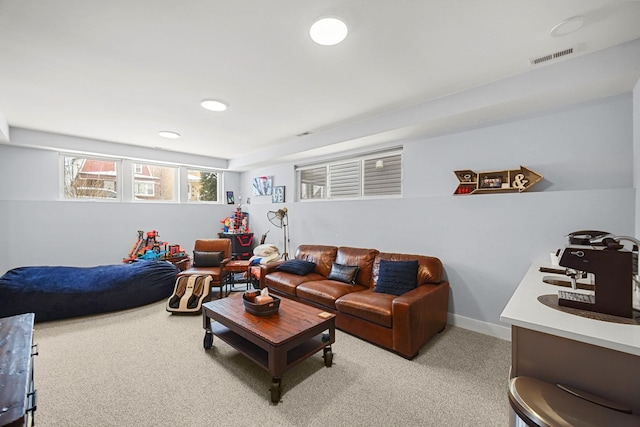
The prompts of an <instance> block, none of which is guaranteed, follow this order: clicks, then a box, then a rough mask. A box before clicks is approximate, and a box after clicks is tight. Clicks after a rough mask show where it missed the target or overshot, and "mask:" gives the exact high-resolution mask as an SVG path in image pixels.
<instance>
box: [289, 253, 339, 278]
mask: <svg viewBox="0 0 640 427" xmlns="http://www.w3.org/2000/svg"><path fill="white" fill-rule="evenodd" d="M337 251H338V248H337V247H335V246H325V245H300V246H298V249H297V250H296V256H295V259H303V260H305V261H313V262H315V263H316V269H315V272H316V273H318V274H320V275H322V276H324V277H327V276H328V275H329V272H330V271H331V265H332V264H333V262H334V261H335V260H336V252H337Z"/></svg>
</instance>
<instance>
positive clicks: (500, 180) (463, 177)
mask: <svg viewBox="0 0 640 427" xmlns="http://www.w3.org/2000/svg"><path fill="white" fill-rule="evenodd" d="M454 173H455V174H456V177H457V178H458V181H460V183H459V184H458V188H456V191H455V192H454V193H453V194H455V195H460V194H488V193H522V192H523V191H527V190H529V189H530V188H531V187H533V186H534V185H536V184H537V183H538V182H540V181H542V178H543V177H542V175H539V174H537V173H535V172H534V171H532V170H531V169H527V168H525V167H524V166H520V169H511V170H501V171H491V172H474V171H472V170H459V171H454Z"/></svg>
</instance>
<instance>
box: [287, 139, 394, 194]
mask: <svg viewBox="0 0 640 427" xmlns="http://www.w3.org/2000/svg"><path fill="white" fill-rule="evenodd" d="M296 175H297V179H298V197H299V199H300V200H311V199H342V198H359V197H379V196H398V195H401V194H402V150H399V149H394V150H393V151H385V152H380V153H370V154H367V155H362V156H359V157H357V158H356V157H353V158H349V159H341V160H339V161H335V162H328V163H324V164H321V165H320V164H316V165H309V166H297V167H296Z"/></svg>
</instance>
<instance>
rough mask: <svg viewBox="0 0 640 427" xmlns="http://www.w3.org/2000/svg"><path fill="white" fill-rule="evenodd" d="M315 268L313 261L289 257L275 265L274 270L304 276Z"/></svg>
mask: <svg viewBox="0 0 640 427" xmlns="http://www.w3.org/2000/svg"><path fill="white" fill-rule="evenodd" d="M315 269H316V263H315V262H311V261H304V260H301V259H290V260H288V261H285V262H283V263H282V264H280V265H279V266H277V267H276V270H278V271H284V272H286V273H292V274H297V275H298V276H305V275H307V274H309V273H313V270H315Z"/></svg>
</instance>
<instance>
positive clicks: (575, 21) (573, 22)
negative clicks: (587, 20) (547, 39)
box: [549, 16, 584, 37]
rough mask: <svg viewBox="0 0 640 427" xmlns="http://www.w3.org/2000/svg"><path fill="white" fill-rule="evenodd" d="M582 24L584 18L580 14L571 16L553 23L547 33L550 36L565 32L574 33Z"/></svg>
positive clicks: (564, 34) (562, 34)
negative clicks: (555, 23)
mask: <svg viewBox="0 0 640 427" xmlns="http://www.w3.org/2000/svg"><path fill="white" fill-rule="evenodd" d="M583 25H584V18H583V17H582V16H572V17H571V18H568V19H565V20H564V21H562V22H560V23H559V24H557V25H555V26H554V27H553V28H552V29H551V31H549V33H550V34H551V37H561V36H566V35H567V34H571V33H575V32H576V31H578V30H579V29H580V28H582V26H583Z"/></svg>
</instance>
